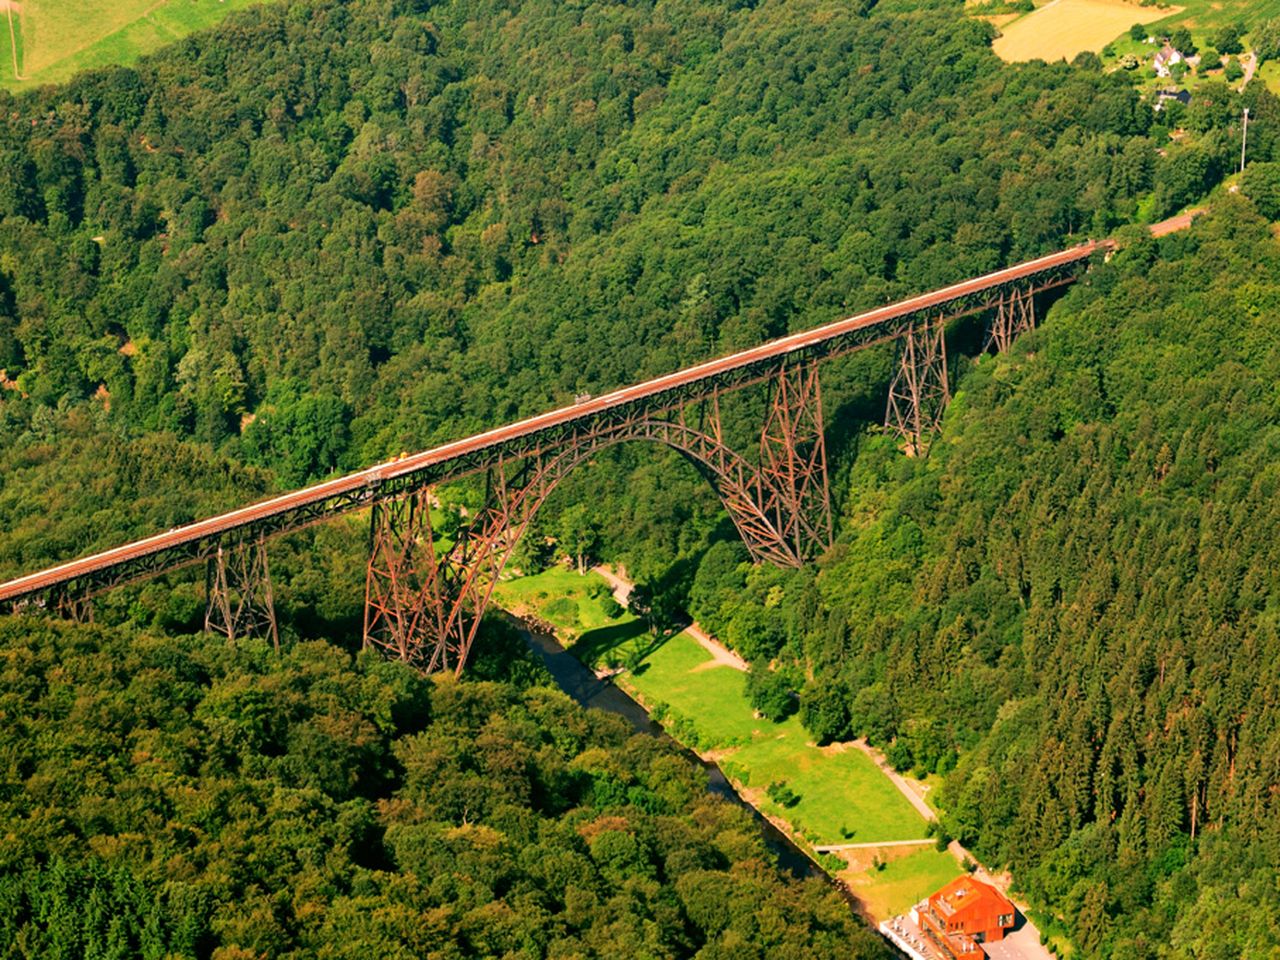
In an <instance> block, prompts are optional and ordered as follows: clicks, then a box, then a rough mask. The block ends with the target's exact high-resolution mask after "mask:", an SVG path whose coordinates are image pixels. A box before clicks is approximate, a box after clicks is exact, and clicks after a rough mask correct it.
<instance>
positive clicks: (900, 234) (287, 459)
mask: <svg viewBox="0 0 1280 960" xmlns="http://www.w3.org/2000/svg"><path fill="white" fill-rule="evenodd" d="M870 6H872V5H871V4H864V5H863V7H870ZM911 6H912V5H911V4H908V3H905V2H902V0H898V2H885V3H882V4H880V5H878V6H875V7H874V9H872V10H871V11H870V13H869V14H868V13H867V12H866V11H865V10H861V9H859V8H858V7H857V5H852V6H851V5H849V4H847V3H835V2H820V0H789V2H786V3H781V2H774V3H763V4H760V5H758V6H754V7H753V6H751V5H722V4H714V3H701V4H699V3H691V4H681V5H680V6H679V7H675V6H670V5H653V4H633V5H620V4H609V3H585V4H562V3H557V2H551V0H532V2H528V3H521V4H503V3H465V4H463V3H453V4H430V3H426V2H423V0H417V2H409V0H398V2H391V0H383V2H376V0H362V2H354V3H340V2H337V0H306V2H302V0H299V2H296V3H282V4H273V5H270V6H267V7H263V8H260V9H257V10H254V11H250V12H248V13H246V14H244V15H239V16H236V17H232V18H230V19H229V20H228V21H227V22H226V24H225V26H223V27H222V28H220V29H218V30H216V31H212V32H209V33H207V34H203V35H199V36H195V37H192V38H188V39H186V40H184V41H182V42H181V43H179V44H176V45H175V46H174V47H172V48H170V49H169V50H168V51H166V52H164V53H162V54H160V55H158V56H156V57H154V58H151V59H150V60H147V61H145V62H144V63H143V64H141V65H140V66H139V67H138V68H137V69H122V68H121V69H113V70H107V71H99V72H93V73H88V74H84V75H82V76H80V77H79V78H77V79H76V80H74V81H72V82H71V83H70V84H68V85H66V86H62V87H49V88H45V89H44V90H42V91H40V92H38V93H35V94H31V95H27V96H24V97H20V98H12V97H10V96H9V95H7V94H4V95H0V115H3V116H6V117H8V122H7V123H6V124H4V125H3V127H0V161H2V162H0V369H4V370H5V371H6V374H5V381H4V386H5V388H7V389H4V388H0V431H3V434H4V437H5V440H6V447H7V448H9V449H14V450H19V451H21V455H20V458H19V463H18V464H17V465H16V466H17V469H18V470H19V471H21V472H22V476H21V478H19V479H17V480H16V483H17V484H18V485H19V486H21V487H25V488H26V489H27V491H28V494H27V495H24V496H23V497H22V503H21V504H20V505H18V506H15V507H13V508H12V509H10V510H6V511H5V514H4V518H3V519H4V523H3V527H4V529H5V532H6V535H5V537H4V538H3V542H2V543H0V571H8V572H14V571H17V570H18V569H23V568H28V567H31V566H33V565H37V564H39V563H42V562H46V561H49V560H52V559H55V558H60V557H64V556H66V555H67V554H68V553H74V552H78V551H79V550H82V549H86V548H88V547H91V546H97V545H105V544H107V543H111V542H115V541H117V540H119V539H120V538H121V537H122V536H124V535H126V534H134V533H142V532H146V531H150V530H154V529H156V527H157V526H159V522H158V521H159V520H160V518H161V516H163V519H164V520H168V519H170V517H171V516H172V515H173V514H174V513H175V512H183V513H185V514H186V515H187V516H194V515H196V514H198V513H200V512H202V511H203V510H204V509H205V508H206V506H207V505H211V504H213V503H215V502H219V503H220V502H225V501H220V500H218V499H217V498H216V497H214V496H213V491H210V497H209V498H207V499H205V498H201V499H197V500H193V499H192V498H191V497H190V496H189V495H188V493H187V487H188V485H189V483H190V481H189V480H188V478H187V477H186V476H181V477H179V479H178V481H177V482H176V483H174V484H173V485H172V487H173V488H174V490H176V496H174V497H173V498H172V500H173V503H174V504H175V506H174V507H172V508H168V507H166V506H165V505H164V504H162V503H159V502H157V503H156V504H155V510H143V511H137V512H132V511H127V510H121V511H118V512H116V513H115V514H114V515H113V516H111V517H102V518H99V519H97V520H96V521H95V522H94V523H93V524H92V525H88V524H78V525H77V528H76V529H74V530H68V529H66V528H62V527H60V526H59V525H57V524H52V525H51V524H49V523H48V522H47V520H45V518H44V517H45V515H46V514H50V513H54V512H55V511H54V510H53V509H52V507H53V506H54V504H60V503H63V502H65V500H64V494H63V493H62V491H63V490H66V489H68V488H70V489H71V490H72V491H74V490H76V489H78V488H79V486H80V485H81V481H82V479H83V477H82V475H81V471H79V470H76V469H75V468H74V467H71V468H68V465H67V463H66V462H65V461H64V459H63V458H64V454H63V453H62V451H61V447H62V445H63V444H64V443H65V442H66V441H67V439H68V438H69V437H71V438H82V439H84V442H85V444H86V446H87V447H88V448H91V447H92V444H93V439H92V438H93V437H100V438H102V439H103V440H104V441H105V442H106V443H107V444H108V445H109V446H110V447H111V448H113V449H130V450H132V451H133V454H134V456H133V458H131V459H133V460H134V462H136V463H137V464H138V465H139V467H138V469H140V470H141V471H143V472H144V473H147V474H149V475H151V476H154V477H157V478H159V477H160V476H161V475H162V474H163V469H164V468H163V464H164V460H163V458H161V459H160V466H158V467H156V468H155V469H152V468H151V466H150V461H151V460H152V459H153V458H154V457H155V456H156V449H157V448H155V447H138V446H136V441H137V440H138V439H139V438H141V437H148V436H150V437H157V436H163V437H175V438H177V439H179V440H181V441H184V442H194V443H197V444H200V445H202V446H203V447H204V448H205V449H212V450H214V451H216V453H217V454H218V455H221V456H223V457H225V458H228V459H229V460H230V461H235V462H240V463H244V464H246V465H250V466H259V467H265V468H267V469H268V470H269V471H270V472H271V475H272V476H273V477H274V478H275V481H276V482H277V483H278V484H280V485H281V486H292V485H297V484H299V483H302V482H304V481H307V480H310V479H315V478H317V477H320V476H322V475H324V474H325V473H326V472H328V471H330V470H332V469H335V468H346V467H353V466H358V465H363V464H367V463H371V462H375V461H377V460H379V459H383V458H385V457H388V456H395V455H396V454H398V453H399V452H401V451H404V450H413V449H421V448H423V447H426V446H428V445H431V444H432V443H435V442H439V441H443V440H445V439H451V438H454V437H458V436H462V435H465V434H467V433H469V432H472V431H474V430H477V429H479V428H481V427H486V426H489V425H491V424H493V423H496V422H500V421H501V420H503V419H506V418H509V417H513V416H516V415H519V414H527V413H531V412H535V411H538V410H542V409H546V408H548V407H550V406H553V405H556V404H559V403H562V402H565V401H567V400H568V399H570V398H571V397H572V396H573V395H574V394H575V393H577V392H579V391H582V390H587V391H595V390H598V389H601V388H605V387H609V386H614V385H618V384H623V383H627V382H633V381H636V380H639V379H642V378H643V377H646V376H649V375H652V374H656V373H661V372H666V371H669V370H671V369H674V368H675V367H677V366H679V365H680V364H683V363H687V362H689V361H692V360H696V359H700V358H703V357H706V356H710V355H713V354H715V353H718V352H722V351H724V350H728V349H731V348H735V347H741V346H743V345H746V344H753V343H756V342H758V341H759V340H760V339H762V338H765V337H768V336H773V335H777V334H781V333H784V332H787V331H788V330H792V329H797V328H801V327H805V326H810V325H813V324H815V323H818V322H821V321H825V320H829V319H831V318H833V317H835V316H839V315H841V314H843V313H846V312H850V311H852V310H855V309H857V308H863V307H867V306H870V305H875V304H879V303H881V302H884V301H885V300H886V299H889V298H892V297H895V296H899V295H903V294H907V293H911V292H917V291H919V290H921V289H925V288H928V287H932V286H935V285H938V284H941V283H944V282H949V281H953V280H956V279H959V278H961V277H963V276H965V275H968V274H971V273H973V272H975V271H984V270H989V269H991V268H994V267H997V266H999V265H1002V264H1005V263H1008V262H1012V261H1015V260H1017V259H1020V258H1024V257H1027V256H1031V255H1034V254H1037V253H1041V252H1044V251H1047V250H1049V249H1053V248H1056V247H1058V246H1059V245H1061V244H1062V243H1064V242H1067V241H1070V240H1073V239H1079V238H1080V237H1082V236H1085V235H1095V236H1096V235H1101V234H1103V233H1105V232H1107V231H1108V230H1109V229H1111V228H1112V227H1113V226H1114V225H1116V224H1118V223H1121V222H1124V221H1125V220H1127V219H1131V218H1132V217H1134V216H1136V215H1138V214H1140V213H1144V212H1149V213H1151V214H1153V215H1162V214H1164V213H1167V212H1170V211H1172V210H1174V209H1176V208H1177V207H1179V206H1180V205H1181V204H1182V203H1184V202H1186V201H1188V200H1191V199H1194V198H1196V197H1198V196H1199V195H1200V194H1201V193H1202V192H1203V191H1204V190H1205V189H1206V188H1207V187H1208V186H1210V185H1211V184H1213V183H1214V182H1216V181H1217V180H1218V179H1219V178H1220V176H1221V174H1222V173H1223V171H1224V170H1225V169H1226V168H1227V167H1228V166H1229V164H1230V162H1231V158H1232V156H1234V151H1235V146H1234V142H1233V141H1232V139H1231V133H1232V131H1231V129H1230V124H1231V123H1232V122H1233V118H1234V116H1235V115H1236V113H1237V111H1236V105H1237V104H1236V102H1235V101H1236V100H1237V99H1238V98H1237V97H1236V96H1235V95H1234V94H1231V93H1230V92H1229V91H1227V90H1226V88H1225V87H1224V88H1222V90H1221V91H1220V92H1221V94H1222V96H1221V98H1220V99H1218V98H1214V99H1207V98H1206V99H1205V100H1204V101H1203V102H1197V103H1196V104H1193V105H1192V107H1191V108H1190V110H1189V111H1188V114H1189V115H1188V116H1187V118H1186V125H1187V126H1188V128H1189V129H1191V130H1193V131H1194V132H1195V135H1194V136H1192V137H1191V138H1190V139H1189V140H1187V141H1186V142H1184V143H1183V144H1181V145H1179V146H1176V147H1174V148H1172V149H1169V150H1167V151H1164V152H1165V153H1166V154H1167V155H1164V156H1162V155H1161V154H1160V153H1159V152H1158V151H1157V149H1156V148H1157V146H1158V145H1159V144H1160V143H1162V142H1164V141H1165V139H1166V134H1167V132H1168V130H1167V126H1160V125H1159V124H1158V123H1157V120H1158V119H1160V118H1157V117H1156V115H1154V114H1153V113H1152V111H1151V110H1150V109H1149V107H1148V106H1146V105H1144V104H1142V103H1140V102H1139V100H1138V98H1137V95H1136V94H1135V93H1134V92H1133V91H1132V90H1131V89H1129V88H1128V87H1127V86H1126V85H1125V84H1124V82H1123V80H1122V79H1121V78H1112V77H1104V76H1102V75H1100V74H1098V73H1097V72H1096V71H1095V70H1093V69H1092V68H1090V67H1089V66H1088V65H1087V64H1086V65H1082V66H1080V67H1070V66H1067V65H1066V64H1058V65H1055V66H1045V65H1042V64H1038V65H1031V66H1027V67H1019V68H1010V67H1008V66H1005V65H1003V64H1001V63H1000V62H999V61H998V60H997V59H996V58H995V57H994V55H992V54H991V52H990V50H989V46H988V45H989V38H990V29H989V28H988V27H987V26H986V25H985V24H982V23H980V22H978V21H972V20H968V19H965V18H963V17H962V16H959V15H958V13H957V12H956V11H955V10H949V9H928V10H913V9H911ZM927 6H929V7H936V6H937V5H934V4H930V5H927ZM1244 99H1245V101H1247V102H1248V103H1249V104H1250V105H1251V106H1252V107H1253V113H1254V116H1255V118H1256V119H1257V122H1256V123H1255V135H1254V137H1253V150H1254V151H1255V156H1256V157H1257V159H1259V160H1265V159H1268V158H1269V157H1270V156H1271V154H1272V152H1273V150H1274V142H1275V137H1276V134H1275V132H1274V125H1272V124H1269V123H1267V122H1266V120H1267V118H1268V117H1270V116H1273V115H1275V113H1276V112H1277V110H1276V106H1275V101H1274V99H1273V98H1271V97H1270V96H1269V95H1267V94H1266V93H1265V92H1264V91H1261V90H1252V89H1251V91H1250V92H1249V93H1248V94H1246V95H1245V97H1244ZM1162 117H1163V120H1161V122H1164V123H1167V122H1168V120H1169V115H1162ZM885 369H886V366H885V358H884V357H867V358H865V359H864V360H863V361H861V362H860V363H856V364H851V365H847V367H846V368H845V370H844V372H843V374H841V375H839V376H835V375H833V378H832V379H831V380H830V382H829V383H828V393H829V395H830V399H831V401H832V402H833V403H839V404H844V403H849V404H852V405H853V409H855V410H856V409H858V405H859V403H863V404H865V402H866V401H867V399H868V398H869V397H877V396H878V395H879V392H880V391H881V390H882V389H883V376H884V371H885ZM156 442H165V441H156ZM197 455H198V456H204V454H197ZM73 460H74V458H73ZM615 461H616V462H620V463H621V464H622V465H623V466H625V467H627V468H631V467H635V466H638V468H639V469H638V472H636V471H633V470H631V469H624V470H620V471H616V472H614V471H597V472H595V473H594V474H593V475H591V476H590V477H587V476H584V477H583V479H582V480H581V487H580V489H583V488H585V489H586V490H587V491H588V494H589V495H590V496H591V497H592V498H593V499H595V500H597V501H601V502H608V503H610V504H612V505H614V507H615V509H612V510H607V511H602V516H601V523H602V524H603V526H604V529H603V531H602V533H603V535H604V538H605V542H606V544H607V546H608V547H609V549H610V550H611V552H613V553H614V554H618V555H624V556H625V557H626V559H627V560H628V562H629V566H630V567H631V568H632V569H633V570H635V571H637V573H638V574H640V575H641V576H643V577H644V578H653V577H659V576H661V575H662V574H663V573H664V572H665V570H666V568H667V567H668V566H669V565H670V562H671V557H672V556H679V557H692V556H696V554H697V553H698V552H699V551H700V550H701V549H702V548H703V546H704V545H705V531H706V530H707V529H708V528H710V527H711V526H712V524H713V520H714V516H715V513H716V505H715V503H714V501H713V500H712V499H711V498H710V497H709V495H708V494H707V493H706V492H705V491H704V490H702V488H701V486H700V484H699V483H698V482H697V480H696V478H695V477H694V476H693V475H692V474H691V473H685V472H681V471H680V470H679V468H677V467H675V464H674V461H672V460H669V459H667V460H663V459H660V458H657V457H655V456H654V454H653V452H652V451H647V450H646V451H640V452H638V453H633V452H629V451H623V452H619V453H617V454H616V455H615ZM85 463H86V465H88V464H91V465H92V467H93V471H92V472H93V473H94V475H95V480H94V482H95V483H102V484H106V485H108V486H116V487H123V486H127V485H128V483H129V478H125V479H123V480H119V481H107V480H104V479H102V470H101V467H100V465H99V464H98V463H97V462H96V459H95V458H94V457H93V456H92V455H89V457H88V459H87V460H86V461H85ZM228 469H231V468H228ZM5 470H6V473H7V474H10V475H11V474H12V471H13V470H14V466H11V465H10V464H6V465H5ZM218 482H220V481H218ZM216 485H217V482H215V486H216ZM162 486H163V481H158V483H157V485H156V486H155V487H154V489H153V490H152V495H153V496H154V497H156V498H157V499H158V500H160V499H163V496H164V491H163V490H162V489H161V487H162ZM632 489H634V491H635V492H634V493H632ZM654 491H659V492H660V495H658V496H654V495H653V492H654ZM69 495H70V496H71V497H73V498H74V496H75V493H74V492H73V493H71V494H69ZM575 496H576V495H575V494H569V495H566V497H565V498H564V499H563V502H567V501H570V500H572V499H574V498H575ZM41 503H44V504H49V506H50V508H49V509H36V508H35V505H36V504H41ZM112 506H113V507H114V506H115V504H112ZM557 506H558V504H553V505H552V509H553V510H554V509H556V508H557ZM56 512H57V513H58V514H60V515H61V514H65V513H66V512H67V511H64V510H58V511H56Z"/></svg>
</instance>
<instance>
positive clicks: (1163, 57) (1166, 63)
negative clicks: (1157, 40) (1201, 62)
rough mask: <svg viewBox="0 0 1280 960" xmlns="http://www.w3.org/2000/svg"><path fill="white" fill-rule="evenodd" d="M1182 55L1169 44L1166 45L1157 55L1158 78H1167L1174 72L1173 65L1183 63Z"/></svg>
mask: <svg viewBox="0 0 1280 960" xmlns="http://www.w3.org/2000/svg"><path fill="white" fill-rule="evenodd" d="M1182 59H1183V58H1182V54H1180V53H1179V52H1178V51H1177V50H1175V49H1174V48H1173V47H1172V46H1170V45H1169V44H1167V43H1166V44H1165V45H1164V46H1163V47H1161V48H1160V50H1159V51H1158V52H1157V53H1156V59H1155V68H1156V76H1158V77H1167V76H1169V75H1170V74H1171V73H1172V72H1173V65H1174V64H1175V63H1181V62H1182Z"/></svg>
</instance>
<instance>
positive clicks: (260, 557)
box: [204, 537, 280, 650]
mask: <svg viewBox="0 0 1280 960" xmlns="http://www.w3.org/2000/svg"><path fill="white" fill-rule="evenodd" d="M205 592H206V598H207V603H206V607H205V616H204V629H205V632H206V633H220V634H223V635H225V636H226V638H227V639H228V640H235V639H236V638H237V637H263V638H265V639H269V640H270V641H271V644H272V646H273V647H275V649H277V650H279V649H280V631H279V629H278V628H277V626H276V611H275V596H274V594H273V591H272V589H271V568H270V566H269V565H268V563H267V547H266V543H265V542H264V540H263V538H261V537H259V538H257V539H256V540H247V541H243V542H241V543H239V544H236V545H235V546H233V547H231V548H229V549H224V548H223V547H222V546H221V545H219V546H218V548H217V550H216V551H215V552H214V554H213V555H212V556H211V557H210V558H209V562H208V566H207V568H206V575H205Z"/></svg>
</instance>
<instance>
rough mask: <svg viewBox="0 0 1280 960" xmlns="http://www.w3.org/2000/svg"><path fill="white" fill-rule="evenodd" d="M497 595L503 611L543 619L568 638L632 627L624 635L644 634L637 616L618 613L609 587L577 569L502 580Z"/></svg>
mask: <svg viewBox="0 0 1280 960" xmlns="http://www.w3.org/2000/svg"><path fill="white" fill-rule="evenodd" d="M494 596H495V597H496V598H497V601H498V603H499V604H501V605H502V607H503V608H504V609H506V610H510V611H511V612H512V613H517V614H525V615H532V616H535V617H537V618H538V619H540V620H544V621H546V622H547V623H549V624H551V625H552V626H553V627H555V628H556V632H557V633H558V634H559V635H560V636H562V637H565V638H569V637H578V636H581V634H582V633H583V632H584V631H589V630H599V629H601V628H606V627H608V628H617V627H624V628H625V627H628V626H629V625H634V628H633V629H631V630H626V631H624V632H626V633H628V634H637V635H638V634H639V633H641V632H642V630H641V628H640V626H639V624H638V622H637V621H636V619H635V617H633V616H631V614H629V613H626V612H619V608H618V604H617V602H616V601H615V600H613V597H612V594H611V593H610V590H609V584H608V583H606V582H605V580H604V578H603V577H601V576H600V575H599V574H597V573H591V572H588V573H587V574H586V575H585V576H583V575H581V574H579V573H578V572H577V571H576V570H570V569H568V568H567V567H562V566H555V567H551V568H550V569H548V570H544V571H543V572H542V573H539V574H535V575H534V576H531V577H516V578H515V579H512V580H503V581H501V582H500V583H499V584H498V585H497V586H496V587H495V588H494Z"/></svg>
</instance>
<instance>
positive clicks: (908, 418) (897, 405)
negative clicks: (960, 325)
mask: <svg viewBox="0 0 1280 960" xmlns="http://www.w3.org/2000/svg"><path fill="white" fill-rule="evenodd" d="M945 326H946V325H945V321H944V320H943V318H941V317H939V318H938V319H937V320H933V321H926V322H922V323H918V324H912V325H911V326H910V327H908V328H907V331H906V333H905V334H903V336H902V337H901V338H900V339H899V340H898V369H897V371H896V372H895V373H894V377H893V382H892V383H891V384H890V386H889V403H888V408H887V410H886V411H885V418H884V425H885V427H887V428H888V429H890V430H892V431H893V432H895V433H896V434H897V435H898V436H899V437H900V438H901V439H902V440H903V441H905V445H906V450H907V453H909V454H911V455H913V456H918V457H927V456H928V455H929V446H930V444H931V443H932V441H933V435H934V434H935V433H936V432H937V430H938V427H939V426H940V425H941V423H942V414H943V413H944V411H945V410H946V407H947V403H948V402H949V401H950V399H951V388H950V386H949V384H948V380H947V343H946V330H945Z"/></svg>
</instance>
